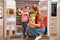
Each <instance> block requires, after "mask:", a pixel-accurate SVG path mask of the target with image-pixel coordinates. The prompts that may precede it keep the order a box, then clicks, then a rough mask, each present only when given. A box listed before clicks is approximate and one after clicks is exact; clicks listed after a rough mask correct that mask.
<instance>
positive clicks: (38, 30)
mask: <svg viewBox="0 0 60 40" xmlns="http://www.w3.org/2000/svg"><path fill="white" fill-rule="evenodd" d="M44 32H45V28H30V27H27V34H29V33H30V34H31V35H34V36H39V35H40V34H41V33H42V34H43V33H44Z"/></svg>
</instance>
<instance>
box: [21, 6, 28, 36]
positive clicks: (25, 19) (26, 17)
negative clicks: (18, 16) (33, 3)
mask: <svg viewBox="0 0 60 40" xmlns="http://www.w3.org/2000/svg"><path fill="white" fill-rule="evenodd" d="M28 9H29V7H28V6H25V8H24V11H23V14H22V27H23V37H26V34H25V33H26V27H27V21H28V17H29V12H28Z"/></svg>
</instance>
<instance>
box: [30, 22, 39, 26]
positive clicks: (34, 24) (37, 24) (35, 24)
mask: <svg viewBox="0 0 60 40" xmlns="http://www.w3.org/2000/svg"><path fill="white" fill-rule="evenodd" d="M30 24H31V25H33V26H35V27H40V24H35V23H32V22H30Z"/></svg>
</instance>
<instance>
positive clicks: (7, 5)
mask: <svg viewBox="0 0 60 40" xmlns="http://www.w3.org/2000/svg"><path fill="white" fill-rule="evenodd" d="M15 33H16V2H15V0H4V37H7V36H12V35H15Z"/></svg>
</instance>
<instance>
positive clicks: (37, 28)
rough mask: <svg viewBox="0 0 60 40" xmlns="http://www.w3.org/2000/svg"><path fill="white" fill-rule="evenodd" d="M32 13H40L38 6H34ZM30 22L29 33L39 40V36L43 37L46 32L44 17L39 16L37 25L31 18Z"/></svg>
mask: <svg viewBox="0 0 60 40" xmlns="http://www.w3.org/2000/svg"><path fill="white" fill-rule="evenodd" d="M31 11H32V12H33V13H35V14H36V13H39V10H38V7H37V6H36V7H34V6H32V10H31ZM36 15H37V14H36ZM35 19H36V16H35ZM29 21H30V22H29V27H28V28H27V33H30V34H32V35H34V36H36V39H35V40H38V39H39V38H41V36H39V35H41V34H43V33H44V32H45V26H44V21H43V16H42V15H40V14H39V16H38V19H37V20H36V22H37V23H34V22H33V19H32V18H31V17H30V18H29ZM32 25H33V26H34V27H33V26H32Z"/></svg>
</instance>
